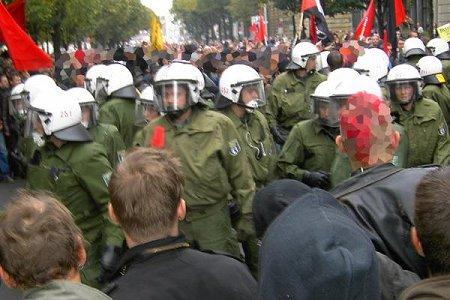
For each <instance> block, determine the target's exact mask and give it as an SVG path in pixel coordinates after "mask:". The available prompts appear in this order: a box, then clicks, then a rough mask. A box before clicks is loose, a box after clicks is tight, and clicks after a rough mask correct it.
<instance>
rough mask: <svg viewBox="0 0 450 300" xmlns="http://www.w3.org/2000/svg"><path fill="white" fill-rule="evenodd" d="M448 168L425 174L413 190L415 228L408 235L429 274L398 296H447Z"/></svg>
mask: <svg viewBox="0 0 450 300" xmlns="http://www.w3.org/2000/svg"><path fill="white" fill-rule="evenodd" d="M449 177H450V168H449V167H445V168H443V169H440V170H435V171H432V172H430V173H428V174H427V175H425V176H424V177H423V178H422V180H421V182H420V183H419V185H418V186H417V189H416V202H415V217H414V221H415V225H416V226H415V227H413V228H412V230H411V238H412V241H413V245H414V247H415V249H416V251H417V252H418V253H419V254H420V255H421V256H424V257H425V261H426V262H427V267H428V272H429V274H428V275H429V277H430V278H428V279H425V280H422V281H420V282H418V283H416V284H415V285H413V286H411V287H409V288H408V289H407V290H406V291H405V292H404V293H403V294H402V295H401V297H400V299H448V298H450V276H449V275H450V259H449V255H448V254H449V253H450V235H449V230H448V228H449V223H448V222H449V221H448V220H449V218H448V216H449V215H450V203H449V199H450V184H449V181H448V179H449Z"/></svg>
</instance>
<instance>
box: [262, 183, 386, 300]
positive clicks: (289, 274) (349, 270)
mask: <svg viewBox="0 0 450 300" xmlns="http://www.w3.org/2000/svg"><path fill="white" fill-rule="evenodd" d="M260 265H261V269H260V280H259V284H260V293H261V297H262V298H263V299H275V298H277V299H278V298H292V299H378V298H379V297H380V295H379V287H378V286H379V283H378V281H379V279H378V264H377V261H376V256H375V250H374V248H373V245H372V243H371V241H370V239H369V238H368V237H367V236H366V234H365V233H364V231H363V230H362V229H360V228H359V227H358V225H357V224H356V223H355V222H354V221H353V220H352V218H351V217H350V216H349V215H348V213H347V211H346V210H345V208H344V207H342V206H341V205H340V204H339V202H338V201H337V200H336V199H335V198H333V196H331V195H330V194H328V193H327V192H325V191H322V190H318V189H314V190H312V192H311V193H308V194H307V195H305V196H304V197H302V198H300V199H299V200H297V201H295V202H294V203H292V204H291V205H290V206H289V207H287V208H286V209H285V211H284V212H283V213H282V214H281V215H280V216H279V217H278V218H277V219H276V220H275V221H274V222H273V223H272V225H271V226H270V227H269V229H268V230H267V233H266V235H265V237H264V240H263V243H262V248H261V251H260Z"/></svg>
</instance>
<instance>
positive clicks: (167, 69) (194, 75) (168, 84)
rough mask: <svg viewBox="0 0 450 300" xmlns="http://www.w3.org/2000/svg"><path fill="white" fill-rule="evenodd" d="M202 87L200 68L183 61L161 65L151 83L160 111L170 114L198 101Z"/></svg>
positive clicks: (203, 84) (203, 83)
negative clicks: (152, 83)
mask: <svg viewBox="0 0 450 300" xmlns="http://www.w3.org/2000/svg"><path fill="white" fill-rule="evenodd" d="M204 87H205V79H204V78H203V75H202V73H201V72H200V70H199V69H197V68H196V67H195V66H193V65H191V64H190V63H189V62H185V61H175V62H173V63H171V64H169V65H165V66H163V67H161V68H160V69H159V70H158V72H157V73H156V75H155V78H154V85H153V88H154V89H155V95H156V100H157V102H158V107H159V109H160V111H161V112H164V113H168V114H171V115H176V114H177V113H175V112H183V111H184V110H185V109H187V108H188V107H190V106H192V105H194V104H196V103H199V101H201V99H200V91H201V90H203V89H204ZM183 91H184V93H183Z"/></svg>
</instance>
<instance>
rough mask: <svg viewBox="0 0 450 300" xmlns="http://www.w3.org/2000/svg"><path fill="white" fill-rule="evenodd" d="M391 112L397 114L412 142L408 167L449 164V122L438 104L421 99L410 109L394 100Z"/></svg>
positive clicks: (410, 142)
mask: <svg viewBox="0 0 450 300" xmlns="http://www.w3.org/2000/svg"><path fill="white" fill-rule="evenodd" d="M391 112H392V113H394V114H398V116H399V118H398V120H397V122H398V123H399V124H400V125H403V127H404V128H405V130H406V136H407V137H408V141H409V148H408V162H407V167H408V168H410V167H415V166H420V165H427V164H439V165H448V164H449V163H450V141H449V134H448V128H447V123H446V122H445V119H444V115H443V114H442V111H441V109H440V108H439V105H438V104H437V103H436V102H434V101H433V100H430V99H426V98H421V99H419V100H418V101H416V102H415V103H414V107H413V108H412V110H411V111H409V112H407V111H403V110H402V109H401V107H400V105H398V104H397V103H394V102H391Z"/></svg>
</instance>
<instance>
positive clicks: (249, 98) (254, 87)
mask: <svg viewBox="0 0 450 300" xmlns="http://www.w3.org/2000/svg"><path fill="white" fill-rule="evenodd" d="M239 85H241V86H242V89H241V93H240V96H239V103H240V104H241V105H243V106H245V108H249V109H257V108H258V107H262V106H264V105H265V104H266V94H265V91H264V84H263V82H262V80H257V81H251V82H246V83H239ZM232 87H233V86H232Z"/></svg>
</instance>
